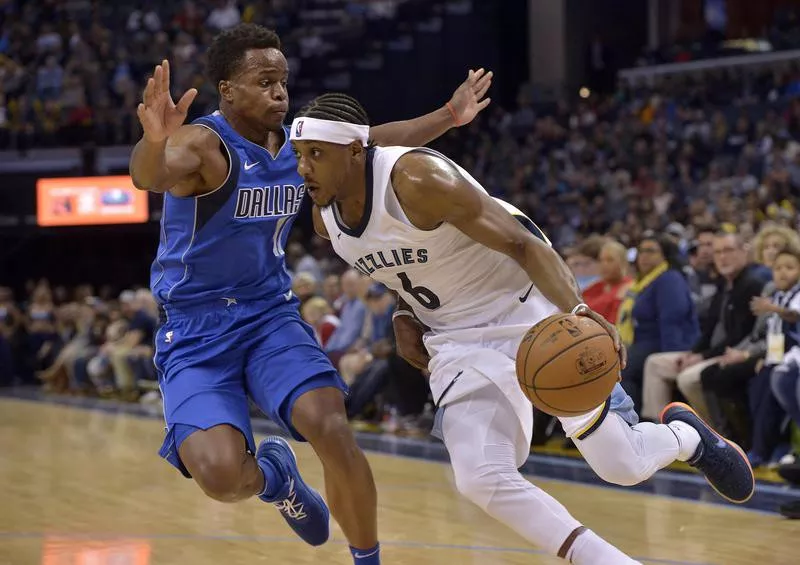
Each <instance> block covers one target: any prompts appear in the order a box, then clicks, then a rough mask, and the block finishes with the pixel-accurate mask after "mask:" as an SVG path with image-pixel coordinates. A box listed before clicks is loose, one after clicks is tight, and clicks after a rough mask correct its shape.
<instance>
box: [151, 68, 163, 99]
mask: <svg viewBox="0 0 800 565" xmlns="http://www.w3.org/2000/svg"><path fill="white" fill-rule="evenodd" d="M163 81H164V69H163V68H162V67H161V65H156V70H155V72H154V73H153V94H154V95H155V97H156V99H158V98H159V97H160V96H161V93H162V92H163V90H162V85H163Z"/></svg>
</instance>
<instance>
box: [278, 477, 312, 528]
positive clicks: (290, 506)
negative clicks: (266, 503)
mask: <svg viewBox="0 0 800 565" xmlns="http://www.w3.org/2000/svg"><path fill="white" fill-rule="evenodd" d="M303 506H304V505H303V503H302V502H297V493H296V492H295V490H294V479H289V496H287V497H286V498H285V499H283V500H281V501H280V502H276V503H275V507H276V508H277V509H278V510H280V511H281V512H282V513H283V514H285V515H286V516H287V517H288V518H291V519H292V520H303V519H304V518H305V517H306V513H305V511H304V510H303Z"/></svg>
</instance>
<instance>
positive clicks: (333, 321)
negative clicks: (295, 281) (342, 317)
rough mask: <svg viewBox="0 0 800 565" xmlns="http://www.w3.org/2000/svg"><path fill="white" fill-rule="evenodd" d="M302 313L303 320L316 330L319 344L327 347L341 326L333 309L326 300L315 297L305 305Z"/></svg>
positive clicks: (301, 309)
mask: <svg viewBox="0 0 800 565" xmlns="http://www.w3.org/2000/svg"><path fill="white" fill-rule="evenodd" d="M300 313H301V315H302V316H303V320H305V321H306V323H307V324H309V325H310V326H311V327H312V328H314V334H315V335H316V337H317V341H318V342H319V344H320V345H321V346H322V347H325V346H326V345H327V343H328V340H329V339H330V337H331V336H332V335H333V332H334V331H336V328H338V327H339V324H340V321H339V318H337V317H336V316H334V315H333V308H331V306H330V304H328V302H327V301H326V300H325V299H324V298H322V297H319V296H315V297H313V298H311V299H309V300H308V301H306V303H305V304H303V306H302V307H301V308H300Z"/></svg>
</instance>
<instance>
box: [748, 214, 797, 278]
mask: <svg viewBox="0 0 800 565" xmlns="http://www.w3.org/2000/svg"><path fill="white" fill-rule="evenodd" d="M787 246H791V247H796V248H800V235H798V234H797V232H796V231H794V230H792V229H790V228H787V227H785V226H781V225H778V224H774V223H767V224H764V225H763V227H762V228H761V229H760V230H759V232H758V234H757V235H756V237H755V239H754V240H753V261H754V262H755V263H756V264H757V265H759V266H760V269H759V273H760V274H763V276H764V277H766V278H767V279H770V278H772V265H773V263H774V262H775V257H777V256H778V252H779V251H781V250H782V249H784V248H785V247H787Z"/></svg>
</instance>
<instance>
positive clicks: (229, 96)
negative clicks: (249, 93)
mask: <svg viewBox="0 0 800 565" xmlns="http://www.w3.org/2000/svg"><path fill="white" fill-rule="evenodd" d="M219 93H220V96H222V99H223V100H225V102H228V103H231V102H233V86H232V85H231V83H230V81H227V80H221V81H219Z"/></svg>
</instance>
